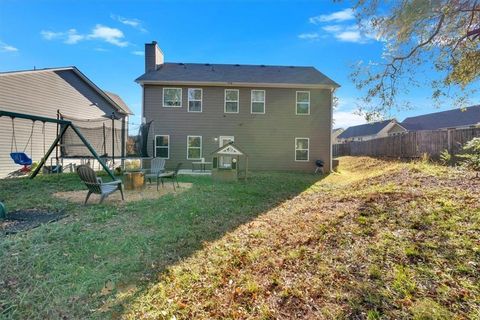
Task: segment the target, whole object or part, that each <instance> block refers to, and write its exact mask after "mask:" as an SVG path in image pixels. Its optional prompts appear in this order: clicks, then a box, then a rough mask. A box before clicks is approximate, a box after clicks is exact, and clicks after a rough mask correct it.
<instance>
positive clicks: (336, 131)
mask: <svg viewBox="0 0 480 320" xmlns="http://www.w3.org/2000/svg"><path fill="white" fill-rule="evenodd" d="M343 131H345V130H344V129H343V128H336V129H333V130H332V144H337V143H340V142H339V140H338V136H339V135H340V134H341V133H342V132H343Z"/></svg>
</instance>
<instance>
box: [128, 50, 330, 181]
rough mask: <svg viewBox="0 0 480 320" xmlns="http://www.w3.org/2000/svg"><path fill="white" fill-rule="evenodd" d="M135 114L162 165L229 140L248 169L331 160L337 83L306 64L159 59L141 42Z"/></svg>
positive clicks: (206, 153) (202, 154)
mask: <svg viewBox="0 0 480 320" xmlns="http://www.w3.org/2000/svg"><path fill="white" fill-rule="evenodd" d="M136 82H138V83H139V84H140V85H141V86H142V88H143V109H142V116H143V117H144V119H145V120H146V121H150V120H153V121H154V122H153V130H151V134H152V131H153V136H152V139H153V147H154V154H155V155H156V156H157V157H162V158H165V159H167V166H169V167H173V166H174V165H175V164H177V163H179V162H182V163H184V166H185V167H187V168H189V167H190V163H191V162H192V161H198V160H199V159H201V158H206V160H211V155H210V154H211V152H213V151H215V150H216V149H218V148H219V147H220V146H222V145H224V144H226V143H228V142H230V141H234V142H235V143H236V144H237V145H239V146H240V147H241V148H242V149H243V150H244V151H245V152H246V153H247V154H248V156H249V166H250V168H251V169H252V170H303V171H307V170H314V168H315V160H317V159H321V160H323V161H325V163H326V169H327V170H329V169H330V166H331V130H332V127H331V126H332V93H333V91H334V90H335V88H337V87H339V85H338V84H337V83H335V82H334V81H332V80H331V79H329V78H328V77H326V76H325V75H324V74H322V73H321V72H319V71H318V70H316V69H315V68H313V67H293V66H290V67H289V66H265V65H239V64H208V63H206V64H200V63H167V62H164V56H163V53H162V51H161V50H160V49H159V48H158V46H157V44H156V42H152V43H151V44H146V45H145V74H143V75H142V76H140V77H139V78H138V79H136Z"/></svg>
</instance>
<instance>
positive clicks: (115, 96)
mask: <svg viewBox="0 0 480 320" xmlns="http://www.w3.org/2000/svg"><path fill="white" fill-rule="evenodd" d="M104 92H105V93H106V94H107V95H108V96H109V97H110V99H112V100H113V101H115V103H116V104H117V105H118V106H119V107H120V108H122V110H123V111H124V112H125V114H129V115H132V114H133V112H132V110H130V108H129V107H128V106H127V104H126V103H125V101H123V99H122V98H120V96H119V95H118V94H116V93H113V92H110V91H105V90H104Z"/></svg>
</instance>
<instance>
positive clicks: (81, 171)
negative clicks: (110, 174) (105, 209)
mask: <svg viewBox="0 0 480 320" xmlns="http://www.w3.org/2000/svg"><path fill="white" fill-rule="evenodd" d="M77 173H78V176H79V177H80V179H81V180H82V181H83V183H85V185H86V186H87V188H88V194H87V198H86V199H85V203H84V204H87V201H88V199H89V198H90V196H91V195H92V193H95V194H99V195H100V203H102V202H103V200H105V198H106V197H108V196H109V195H110V194H112V193H114V192H115V191H117V190H119V191H120V193H121V195H122V201H123V200H125V199H124V197H123V185H122V181H120V180H115V181H112V182H103V181H102V178H98V177H97V174H96V173H95V171H93V169H92V168H90V167H89V166H87V165H84V164H82V165H80V166H78V167H77Z"/></svg>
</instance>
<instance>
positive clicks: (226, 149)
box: [212, 142, 246, 156]
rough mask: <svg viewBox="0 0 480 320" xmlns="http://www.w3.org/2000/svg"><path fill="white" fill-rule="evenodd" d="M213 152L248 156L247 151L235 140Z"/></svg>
mask: <svg viewBox="0 0 480 320" xmlns="http://www.w3.org/2000/svg"><path fill="white" fill-rule="evenodd" d="M212 154H219V155H229V156H246V154H245V152H243V151H242V149H240V148H239V147H238V146H236V145H235V143H234V142H230V143H227V144H226V145H224V146H222V147H220V148H218V149H217V150H215V151H213V152H212Z"/></svg>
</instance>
